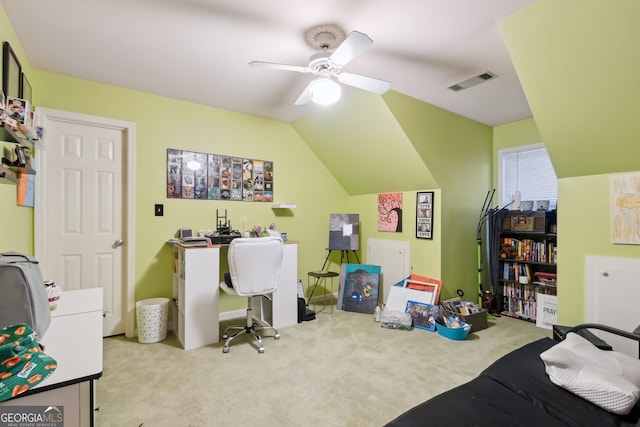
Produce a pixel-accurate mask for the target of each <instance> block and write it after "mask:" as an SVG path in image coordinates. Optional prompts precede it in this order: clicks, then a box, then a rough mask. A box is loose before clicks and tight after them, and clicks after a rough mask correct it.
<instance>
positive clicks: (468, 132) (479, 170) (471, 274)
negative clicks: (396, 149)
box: [383, 92, 493, 301]
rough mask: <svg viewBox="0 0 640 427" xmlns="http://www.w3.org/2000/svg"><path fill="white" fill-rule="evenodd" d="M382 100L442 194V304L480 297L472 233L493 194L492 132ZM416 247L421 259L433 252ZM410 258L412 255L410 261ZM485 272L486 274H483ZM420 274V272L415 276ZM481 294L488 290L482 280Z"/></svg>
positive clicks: (396, 99) (412, 103)
mask: <svg viewBox="0 0 640 427" xmlns="http://www.w3.org/2000/svg"><path fill="white" fill-rule="evenodd" d="M383 98H384V100H385V102H386V103H387V105H388V106H389V109H390V110H391V112H392V114H393V116H394V117H395V119H396V120H397V121H398V123H399V124H400V126H401V127H402V129H403V131H404V132H405V133H406V135H407V136H408V138H409V141H410V142H411V144H413V146H414V148H415V150H416V152H417V154H418V155H419V156H420V158H421V159H422V161H423V162H424V163H425V165H426V166H427V167H428V169H429V171H430V173H431V174H432V175H433V177H434V178H435V180H436V181H437V184H438V189H439V190H440V197H437V198H436V203H438V204H439V205H440V206H439V208H438V209H440V219H438V220H439V222H440V223H439V227H438V228H436V229H435V231H434V233H435V235H436V236H438V238H440V245H439V246H440V255H439V257H440V261H441V264H442V266H441V271H442V274H441V276H440V279H442V281H443V292H442V297H443V298H449V297H453V296H456V291H457V290H458V289H461V290H462V291H463V292H464V295H465V298H468V299H470V300H473V301H475V300H476V299H477V297H478V256H477V252H478V243H477V240H476V229H477V224H478V220H479V218H480V211H481V210H482V204H483V202H484V199H485V197H486V195H487V193H488V192H489V191H490V190H491V187H492V182H491V172H492V135H493V130H492V128H491V127H490V126H487V125H484V124H482V123H479V122H476V121H473V120H470V119H467V118H464V117H461V116H459V115H457V114H453V113H451V112H449V111H446V110H443V109H441V108H438V107H436V106H433V105H430V104H426V103H424V102H421V101H418V100H416V99H414V98H411V97H408V96H406V95H402V94H399V93H397V92H387V93H386V94H385V95H383ZM423 242H424V241H414V242H413V244H412V250H413V248H416V250H417V253H418V254H421V253H423V252H424V251H425V247H426V248H428V249H426V250H427V253H428V252H429V251H431V247H430V246H429V245H428V244H426V243H423ZM412 258H414V255H412ZM434 261H435V260H434V259H432V258H429V257H427V258H422V259H419V260H418V261H417V262H416V264H414V266H415V268H417V267H418V266H421V265H422V264H426V265H430V263H432V262H434ZM484 271H485V272H486V268H484ZM417 272H418V271H417ZM482 283H483V288H484V289H489V287H488V286H487V284H488V281H487V278H486V277H485V278H484V279H483V281H482Z"/></svg>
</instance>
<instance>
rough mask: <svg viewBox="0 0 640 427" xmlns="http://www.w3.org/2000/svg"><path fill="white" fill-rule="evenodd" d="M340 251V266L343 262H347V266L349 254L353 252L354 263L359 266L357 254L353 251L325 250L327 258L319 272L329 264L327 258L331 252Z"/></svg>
mask: <svg viewBox="0 0 640 427" xmlns="http://www.w3.org/2000/svg"><path fill="white" fill-rule="evenodd" d="M337 250H339V251H340V264H344V260H345V259H346V260H347V264H349V252H353V255H354V256H355V257H356V261H357V262H358V264H360V260H359V259H358V252H356V251H355V250H353V249H327V251H328V252H327V257H326V258H325V259H324V263H323V264H322V268H321V270H324V269H325V267H326V266H327V263H328V262H329V257H330V256H331V252H333V251H337Z"/></svg>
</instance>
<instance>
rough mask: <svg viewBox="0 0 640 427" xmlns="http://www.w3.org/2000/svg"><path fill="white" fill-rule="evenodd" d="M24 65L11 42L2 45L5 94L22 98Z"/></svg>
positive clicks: (3, 88)
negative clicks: (21, 63)
mask: <svg viewBox="0 0 640 427" xmlns="http://www.w3.org/2000/svg"><path fill="white" fill-rule="evenodd" d="M21 86H22V67H21V66H20V61H18V57H17V56H16V54H15V52H14V51H13V49H12V48H11V45H10V44H9V42H4V45H3V47H2V91H3V92H4V94H5V96H12V97H15V98H20V95H21Z"/></svg>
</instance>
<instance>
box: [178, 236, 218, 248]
mask: <svg viewBox="0 0 640 427" xmlns="http://www.w3.org/2000/svg"><path fill="white" fill-rule="evenodd" d="M180 244H181V245H182V246H184V247H189V248H190V247H197V246H204V247H206V246H211V240H209V238H208V237H184V238H182V239H180Z"/></svg>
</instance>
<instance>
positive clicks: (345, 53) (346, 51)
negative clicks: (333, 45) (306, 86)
mask: <svg viewBox="0 0 640 427" xmlns="http://www.w3.org/2000/svg"><path fill="white" fill-rule="evenodd" d="M372 44H373V40H371V39H370V38H369V36H368V35H366V34H364V33H361V32H359V31H352V32H351V33H349V35H348V36H347V38H346V39H344V41H343V42H342V43H341V44H340V46H338V48H337V49H336V50H335V52H333V53H332V54H331V56H330V57H329V61H330V62H331V63H333V64H335V65H337V66H339V67H342V66H344V65H346V64H347V63H348V62H349V61H351V60H352V59H353V58H355V57H356V56H358V55H360V54H361V53H362V52H364V51H365V50H366V49H367V48H368V47H369V46H371V45H372Z"/></svg>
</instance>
